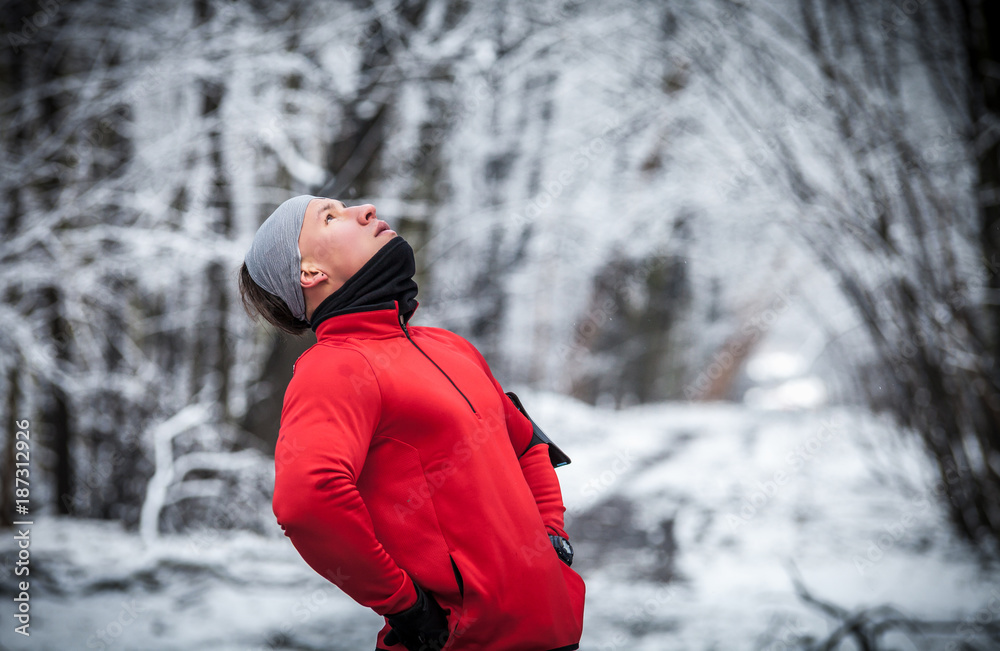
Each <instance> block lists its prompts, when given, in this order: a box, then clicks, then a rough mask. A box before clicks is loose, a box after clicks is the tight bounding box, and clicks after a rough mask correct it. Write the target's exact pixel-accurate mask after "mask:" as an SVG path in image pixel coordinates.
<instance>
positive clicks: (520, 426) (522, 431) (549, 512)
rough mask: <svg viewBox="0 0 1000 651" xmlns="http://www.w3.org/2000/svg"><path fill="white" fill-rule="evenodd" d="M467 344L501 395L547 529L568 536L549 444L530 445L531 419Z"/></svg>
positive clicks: (523, 468)
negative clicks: (512, 399)
mask: <svg viewBox="0 0 1000 651" xmlns="http://www.w3.org/2000/svg"><path fill="white" fill-rule="evenodd" d="M463 341H465V340H463ZM465 343H466V345H467V346H468V347H469V348H470V349H471V351H472V352H473V353H474V354H475V357H476V359H478V361H479V364H480V365H481V366H482V367H483V371H484V372H485V373H486V376H487V377H488V378H489V379H490V382H492V383H493V386H494V388H495V389H496V391H497V393H498V394H500V402H501V403H503V410H504V420H505V421H506V425H507V433H508V435H509V436H510V443H511V445H512V446H513V448H514V452H515V453H516V454H517V457H518V461H519V463H520V464H521V472H522V473H524V479H525V481H527V482H528V487H529V488H531V494H532V495H533V496H534V498H535V504H537V505H538V512H539V513H540V514H541V516H542V522H544V523H545V528H546V529H547V530H548V532H549V533H552V534H555V535H557V536H562V537H563V538H566V539H569V535H568V534H567V533H566V530H565V528H564V527H565V523H564V521H563V514H564V513H565V511H566V507H565V505H564V504H563V499H562V491H561V489H560V487H559V478H558V477H557V476H556V469H555V468H553V467H552V462H551V461H550V460H549V446H548V445H547V444H545V443H539V444H538V445H533V446H531V447H530V448H528V445H529V444H530V443H531V438H532V435H533V434H534V427H533V426H532V424H531V421H530V420H528V419H527V418H525V416H524V414H522V413H521V412H520V411H518V409H517V407H515V406H514V403H513V402H511V399H510V397H509V396H508V395H507V394H506V392H504V390H503V388H502V387H501V386H500V383H499V382H497V380H496V378H495V377H493V373H492V371H490V367H489V364H487V363H486V359H485V358H484V357H483V356H482V354H481V353H480V352H479V350H478V349H476V347H475V346H473V345H472V344H471V343H470V342H468V341H465Z"/></svg>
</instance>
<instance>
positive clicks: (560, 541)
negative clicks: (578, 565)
mask: <svg viewBox="0 0 1000 651" xmlns="http://www.w3.org/2000/svg"><path fill="white" fill-rule="evenodd" d="M549 540H551V541H552V546H553V547H554V548H555V550H556V554H558V555H559V560H561V561H562V562H563V563H566V565H572V564H573V545H571V544H569V541H568V540H566V539H565V538H563V537H562V536H556V535H554V534H551V533H550V534H549Z"/></svg>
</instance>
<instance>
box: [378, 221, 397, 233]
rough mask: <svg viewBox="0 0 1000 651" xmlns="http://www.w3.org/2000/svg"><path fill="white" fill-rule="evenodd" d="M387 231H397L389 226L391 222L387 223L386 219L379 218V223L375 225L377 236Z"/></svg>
mask: <svg viewBox="0 0 1000 651" xmlns="http://www.w3.org/2000/svg"><path fill="white" fill-rule="evenodd" d="M386 231H389V232H390V233H393V234H395V233H396V231H394V230H392V229H391V228H389V224H386V223H385V222H384V221H381V220H379V223H378V225H377V226H375V237H378V236H379V235H381V234H382V233H385V232H386Z"/></svg>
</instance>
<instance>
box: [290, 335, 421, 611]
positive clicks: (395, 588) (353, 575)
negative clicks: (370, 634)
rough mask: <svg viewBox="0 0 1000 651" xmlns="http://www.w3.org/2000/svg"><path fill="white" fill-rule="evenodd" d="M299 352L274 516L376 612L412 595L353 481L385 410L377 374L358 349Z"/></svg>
mask: <svg viewBox="0 0 1000 651" xmlns="http://www.w3.org/2000/svg"><path fill="white" fill-rule="evenodd" d="M325 352H326V351H322V350H317V351H312V352H311V353H310V354H307V355H308V356H304V357H302V358H300V359H299V362H298V363H297V364H296V366H298V368H297V369H295V371H294V372H293V375H292V380H291V381H290V382H289V384H288V389H287V390H286V392H285V399H284V405H283V407H282V412H281V427H280V429H279V435H278V442H277V445H276V447H275V455H274V466H275V477H274V498H273V502H272V506H273V509H274V515H275V517H276V518H277V520H278V524H280V525H281V528H282V529H283V530H284V532H285V535H286V536H288V538H289V539H291V541H292V545H293V546H294V547H295V549H296V550H298V552H299V554H301V556H302V558H303V560H305V562H306V563H308V564H309V566H310V567H312V568H313V569H314V570H316V571H317V572H318V573H319V574H321V575H322V576H324V577H325V578H327V579H328V580H330V581H331V582H333V583H335V584H336V585H337V586H338V587H340V589H342V590H343V591H344V592H345V593H347V594H348V595H349V596H350V597H351V598H352V599H354V600H355V601H357V602H358V603H360V604H361V605H363V606H367V607H369V608H371V609H372V610H374V611H375V612H376V613H378V614H379V615H386V614H392V613H397V612H400V611H402V610H405V609H406V608H408V607H409V606H412V605H413V604H414V603H415V602H416V599H417V593H416V588H415V587H414V585H413V580H412V579H411V578H410V577H409V576H408V575H407V574H406V573H405V572H404V571H403V570H402V568H400V567H399V566H398V565H397V564H396V563H395V562H394V561H393V559H392V558H391V557H390V556H389V554H388V553H387V552H386V551H385V548H384V547H383V546H382V544H381V543H380V542H379V541H378V539H377V538H376V537H375V530H374V526H373V524H372V519H371V515H370V514H369V512H368V509H367V507H366V506H365V503H364V501H363V500H362V499H361V495H360V493H359V492H358V489H357V483H356V482H357V477H358V474H359V473H360V472H361V468H362V466H363V465H364V461H365V457H366V456H367V453H368V447H369V444H370V443H371V439H372V436H373V434H374V432H375V429H376V427H377V425H378V422H379V416H380V413H381V410H382V404H381V396H380V392H379V387H378V381H377V380H376V378H375V374H374V372H373V371H372V369H371V366H370V365H369V364H368V361H367V360H366V359H365V358H364V356H363V355H361V353H359V352H357V351H353V350H338V351H337V354H336V357H335V360H333V361H331V362H330V363H321V362H324V361H325V360H324V358H323V357H322V356H321V355H320V354H321V353H325Z"/></svg>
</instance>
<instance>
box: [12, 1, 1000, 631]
mask: <svg viewBox="0 0 1000 651" xmlns="http://www.w3.org/2000/svg"><path fill="white" fill-rule="evenodd" d="M3 6H4V9H3V15H2V20H3V29H2V32H0V36H2V39H3V43H2V50H0V89H2V94H0V116H2V123H0V124H2V131H0V140H2V158H0V160H2V177H0V184H2V185H0V194H2V197H3V200H2V201H0V230H2V233H3V236H2V239H0V264H2V267H0V293H2V301H0V414H2V422H3V427H0V475H2V481H0V525H2V526H0V554H2V558H3V565H4V568H3V572H2V573H0V595H2V597H3V602H4V604H3V607H2V608H0V613H2V618H0V649H29V648H33V649H77V648H80V649H82V648H120V649H202V648H204V649H234V650H235V649H241V650H247V649H255V650H256V649H286V648H287V649H315V650H320V649H323V650H331V649H333V650H339V651H354V650H357V649H371V648H373V647H374V638H375V633H376V632H377V631H378V629H379V628H380V627H381V618H380V617H379V616H377V615H375V614H374V613H373V612H371V611H370V610H367V609H365V608H363V607H361V606H360V605H358V604H357V603H355V602H353V601H352V600H351V599H350V598H349V597H347V596H346V595H345V594H344V593H343V592H341V591H340V590H339V589H338V588H337V586H336V585H334V584H333V583H331V582H330V581H328V580H326V579H325V578H323V577H322V576H319V575H317V574H316V573H315V572H313V571H312V570H311V569H310V568H309V567H308V566H307V565H306V564H305V563H304V562H303V561H302V559H301V558H300V557H299V556H298V554H296V552H295V550H294V549H293V548H292V546H291V544H290V543H289V542H288V540H287V539H286V538H284V536H283V535H282V531H281V529H280V528H279V527H278V525H277V523H276V522H275V516H274V513H273V512H272V509H271V490H272V486H273V481H274V446H275V442H276V439H277V434H278V426H279V419H280V413H281V405H282V397H283V394H284V391H285V387H286V386H287V384H288V382H289V380H290V378H291V376H292V365H293V363H294V362H295V361H296V359H297V358H298V356H299V355H300V354H302V353H303V352H304V351H305V350H306V349H307V348H308V347H309V346H310V345H311V344H312V343H313V342H314V341H315V337H314V335H313V334H312V333H311V332H310V333H307V335H306V336H303V337H300V338H296V337H290V336H288V335H284V334H282V333H279V332H278V331H276V330H275V329H273V328H271V327H268V326H266V325H264V324H262V323H259V322H256V321H254V320H252V319H250V318H249V317H248V315H247V313H246V311H245V310H244V308H243V305H242V304H241V300H240V294H239V290H238V285H237V271H238V269H239V267H240V264H241V263H242V262H243V258H244V255H245V254H246V252H247V249H248V247H249V245H250V242H251V240H252V239H253V236H254V233H255V232H256V230H257V228H258V227H259V226H260V224H261V223H262V222H263V220H264V219H265V218H266V217H267V216H268V215H269V214H270V213H271V211H272V210H274V208H275V207H276V206H277V205H278V204H280V203H281V202H282V201H284V200H285V199H287V198H289V197H291V196H294V195H297V194H313V195H317V196H325V197H332V198H336V199H340V200H342V201H344V202H345V203H347V204H348V205H353V204H357V203H372V204H374V205H376V206H377V207H378V212H379V216H380V218H382V219H384V220H385V221H387V222H388V223H389V224H390V225H391V226H392V227H393V228H394V229H395V230H396V231H397V232H398V233H399V234H400V235H402V236H404V237H405V238H406V240H407V241H408V242H410V243H411V245H412V246H413V249H414V251H415V254H416V268H417V274H416V276H415V280H416V281H417V283H418V286H419V295H418V299H419V301H420V309H419V310H418V311H417V313H416V315H415V317H414V323H415V324H416V325H429V326H436V327H441V328H445V329H448V330H451V331H453V332H456V333H458V334H460V335H462V336H463V337H465V338H467V339H468V340H469V341H470V342H472V343H473V344H474V345H475V346H476V347H477V348H478V349H479V350H480V351H481V352H482V353H483V355H484V357H485V358H486V359H487V361H488V362H489V365H490V367H491V368H492V370H493V373H494V375H495V377H496V378H497V380H498V381H499V382H500V383H501V384H503V385H504V388H505V389H507V390H515V391H517V392H518V395H520V396H521V400H522V402H523V403H524V405H525V407H526V408H527V410H528V411H529V412H530V413H531V414H532V417H533V418H534V420H535V421H536V422H538V423H539V425H541V426H542V428H543V429H544V430H545V431H546V433H548V434H549V436H551V437H552V439H553V440H554V441H556V442H558V444H559V446H560V447H561V448H562V449H563V450H564V451H566V452H567V454H569V456H570V457H571V458H572V459H573V463H572V464H570V465H569V466H566V467H564V468H559V469H558V470H557V475H558V476H559V478H560V482H561V485H562V492H563V498H564V501H565V504H566V509H567V510H566V530H567V532H568V533H569V534H570V537H571V540H572V541H573V544H574V548H575V549H576V560H575V562H574V565H573V568H574V569H577V570H578V571H579V573H580V574H581V576H583V577H584V579H586V582H587V598H586V611H585V620H584V621H585V624H584V637H583V640H582V642H581V647H580V648H581V649H595V650H602V651H603V650H611V649H643V650H646V649H648V650H657V651H659V650H663V649H691V650H701V649H720V650H722V649H724V650H727V651H729V650H743V649H746V650H751V649H753V650H758V649H768V650H771V649H774V650H777V649H817V650H818V649H831V650H832V649H838V650H853V649H859V650H860V649H865V650H876V649H879V650H882V649H893V650H899V651H912V650H919V651H925V650H932V649H942V650H944V649H947V650H949V651H959V650H986V649H997V648H1000V588H998V586H1000V4H998V3H992V2H988V1H987V0H894V1H889V0H877V1H873V2H862V1H861V0H702V1H700V2H669V1H663V2H652V1H643V0H615V1H613V2H599V1H598V0H500V1H498V2H478V3H475V2H469V1H468V0H387V1H377V2H376V1H374V0H337V1H332V2H322V3H319V2H317V3H312V2H305V1H303V0H274V1H273V2H263V1H261V0H190V1H187V0H182V1H181V2H165V1H162V0H148V1H145V2H138V1H125V0H118V1H115V0H88V1H86V2H76V3H71V2H67V1H66V0H8V1H7V2H5V3H4V5H3ZM19 431H24V432H26V434H23V435H21V436H18V432H19ZM28 450H30V491H29V490H28V488H29V483H28V481H27V480H26V481H24V482H22V483H18V481H17V478H19V477H25V478H26V477H27V476H28V475H27V474H26V473H19V472H18V469H19V468H22V467H25V466H22V465H18V461H19V460H23V459H27V456H28V455H27V452H28ZM19 454H21V456H19ZM19 491H21V492H19ZM29 495H30V502H22V503H24V504H30V508H29V509H27V510H20V508H19V504H20V503H19V502H18V500H19V499H22V498H24V499H27V496H29ZM24 521H30V522H31V524H30V530H31V546H30V572H31V573H30V584H31V590H30V615H31V619H30V623H31V626H30V633H31V635H30V637H29V636H26V635H24V634H23V633H18V632H17V631H16V630H15V629H16V627H17V626H18V622H19V620H18V619H17V617H16V615H17V614H18V613H19V612H21V613H23V612H26V608H25V607H22V605H25V606H26V604H27V603H28V602H26V601H24V600H22V601H21V602H20V603H19V601H18V595H19V594H20V593H21V592H22V591H23V588H21V587H19V582H21V581H24V580H25V577H23V576H21V575H20V574H17V568H18V567H20V566H19V565H18V564H17V563H18V559H21V560H24V558H25V555H24V554H21V555H19V550H23V549H24V545H20V546H19V544H18V539H17V536H18V534H19V531H23V530H24V528H25V527H26V526H28V525H22V524H15V523H17V522H24ZM22 623H23V622H22Z"/></svg>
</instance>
